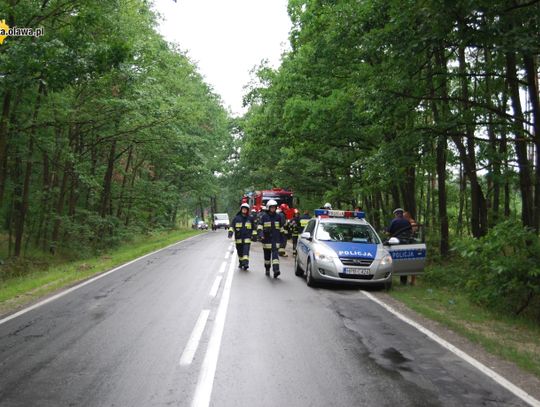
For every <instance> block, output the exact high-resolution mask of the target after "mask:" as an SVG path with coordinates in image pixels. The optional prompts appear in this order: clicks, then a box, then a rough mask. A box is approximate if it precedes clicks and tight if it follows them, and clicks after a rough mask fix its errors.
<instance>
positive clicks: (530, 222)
mask: <svg viewBox="0 0 540 407" xmlns="http://www.w3.org/2000/svg"><path fill="white" fill-rule="evenodd" d="M506 75H507V77H506V79H507V81H508V89H509V91H510V100H511V102H512V109H513V110H514V117H515V123H514V129H515V138H514V144H515V146H516V156H517V161H518V166H519V188H520V192H521V221H522V223H523V226H528V227H534V226H535V225H534V213H533V212H534V211H533V195H532V179H531V168H530V163H529V158H528V157H527V140H526V136H525V132H524V129H523V124H522V123H523V110H522V108H521V101H520V97H519V81H518V77H517V72H516V55H515V53H513V52H508V53H506Z"/></svg>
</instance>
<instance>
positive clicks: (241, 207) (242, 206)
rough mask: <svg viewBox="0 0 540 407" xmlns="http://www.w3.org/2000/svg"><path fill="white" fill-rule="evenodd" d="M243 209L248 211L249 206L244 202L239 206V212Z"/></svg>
mask: <svg viewBox="0 0 540 407" xmlns="http://www.w3.org/2000/svg"><path fill="white" fill-rule="evenodd" d="M243 208H246V209H247V210H248V211H249V204H248V203H245V202H244V203H243V204H242V205H240V210H242V209H243Z"/></svg>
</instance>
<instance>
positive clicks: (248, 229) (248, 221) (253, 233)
mask: <svg viewBox="0 0 540 407" xmlns="http://www.w3.org/2000/svg"><path fill="white" fill-rule="evenodd" d="M233 233H234V239H235V243H236V252H237V253H238V261H239V267H242V268H244V269H245V270H247V269H248V267H249V248H250V246H251V240H252V239H254V238H256V237H257V229H256V227H255V223H254V220H253V218H252V217H251V216H249V215H243V214H242V212H238V213H237V214H236V216H235V217H234V219H233V221H232V223H231V227H230V228H229V237H232V234H233Z"/></svg>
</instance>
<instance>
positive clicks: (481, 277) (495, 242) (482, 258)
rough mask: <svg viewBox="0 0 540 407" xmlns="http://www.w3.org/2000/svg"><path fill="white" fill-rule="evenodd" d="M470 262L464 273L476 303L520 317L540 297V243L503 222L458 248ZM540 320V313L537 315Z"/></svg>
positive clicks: (468, 290) (533, 234)
mask: <svg viewBox="0 0 540 407" xmlns="http://www.w3.org/2000/svg"><path fill="white" fill-rule="evenodd" d="M458 248H459V250H460V252H461V254H462V256H463V257H464V258H465V259H466V262H465V264H463V266H464V267H463V270H467V271H466V273H464V272H461V273H460V274H461V276H462V280H463V281H465V282H466V284H465V289H466V291H467V292H468V293H469V295H470V296H471V298H472V299H473V300H475V301H476V302H479V303H482V304H485V305H488V306H489V307H490V308H495V309H500V310H503V311H511V312H513V313H516V314H520V313H521V312H522V311H524V310H526V309H527V308H528V307H529V305H531V304H534V303H535V302H538V298H539V297H540V239H539V238H538V236H537V235H536V234H535V233H533V232H530V231H527V230H524V229H523V228H522V227H520V226H519V225H516V224H515V223H512V222H503V223H500V224H499V225H497V226H495V227H494V228H493V229H491V230H490V231H489V232H488V234H487V235H486V236H484V237H482V238H481V239H478V240H475V241H467V242H462V244H461V245H458ZM536 317H537V318H540V312H539V313H538V315H536Z"/></svg>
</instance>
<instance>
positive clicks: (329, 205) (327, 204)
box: [324, 202, 332, 209]
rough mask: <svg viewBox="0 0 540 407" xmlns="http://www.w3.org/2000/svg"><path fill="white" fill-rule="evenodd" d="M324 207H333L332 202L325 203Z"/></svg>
mask: <svg viewBox="0 0 540 407" xmlns="http://www.w3.org/2000/svg"><path fill="white" fill-rule="evenodd" d="M324 209H332V204H331V203H330V202H326V203H325V204H324Z"/></svg>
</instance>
